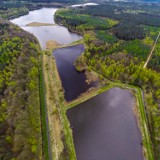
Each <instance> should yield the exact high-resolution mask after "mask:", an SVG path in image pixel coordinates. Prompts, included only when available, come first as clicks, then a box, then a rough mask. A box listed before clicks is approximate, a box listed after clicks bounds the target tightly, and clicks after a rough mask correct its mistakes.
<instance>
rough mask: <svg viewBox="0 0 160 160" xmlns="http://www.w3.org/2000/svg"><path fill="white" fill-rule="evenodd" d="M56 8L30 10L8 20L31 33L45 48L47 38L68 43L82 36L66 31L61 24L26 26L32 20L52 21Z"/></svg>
mask: <svg viewBox="0 0 160 160" xmlns="http://www.w3.org/2000/svg"><path fill="white" fill-rule="evenodd" d="M56 10H57V8H42V9H39V10H35V11H30V12H29V14H27V15H24V16H21V17H19V18H15V19H13V20H10V21H11V22H13V23H15V24H17V25H18V26H20V27H21V28H22V29H24V30H26V31H29V32H30V33H33V34H34V35H35V36H36V37H37V39H38V40H39V42H40V45H41V47H42V48H43V49H45V48H46V42H47V41H49V40H54V41H57V42H58V43H59V44H69V43H71V42H74V41H77V40H79V39H81V38H82V36H80V35H78V34H75V33H72V32H70V31H68V29H67V28H66V27H63V26H58V25H55V26H38V27H37V26H32V27H29V26H26V25H27V24H29V23H32V22H40V23H53V24H55V22H54V14H55V12H56Z"/></svg>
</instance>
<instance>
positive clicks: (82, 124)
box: [67, 88, 143, 160]
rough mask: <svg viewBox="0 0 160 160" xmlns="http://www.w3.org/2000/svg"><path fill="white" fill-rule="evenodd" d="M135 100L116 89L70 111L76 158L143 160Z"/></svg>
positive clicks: (121, 90)
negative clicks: (134, 110) (134, 109)
mask: <svg viewBox="0 0 160 160" xmlns="http://www.w3.org/2000/svg"><path fill="white" fill-rule="evenodd" d="M134 104H135V99H134V97H133V96H132V94H131V93H130V92H129V91H128V90H124V89H120V88H113V89H110V90H109V91H106V92H105V93H102V94H100V95H98V96H96V97H94V98H92V99H90V100H88V101H86V102H84V103H82V104H80V105H78V106H76V107H74V108H71V109H69V110H68V111H67V117H68V119H69V121H70V126H71V128H72V130H73V140H74V145H75V150H76V156H77V160H143V155H142V145H141V135H140V131H139V128H138V125H137V120H136V117H135V116H134V112H133V108H134Z"/></svg>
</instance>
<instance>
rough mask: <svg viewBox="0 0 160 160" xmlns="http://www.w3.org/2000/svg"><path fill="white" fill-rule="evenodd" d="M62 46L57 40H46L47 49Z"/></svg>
mask: <svg viewBox="0 0 160 160" xmlns="http://www.w3.org/2000/svg"><path fill="white" fill-rule="evenodd" d="M58 46H60V44H59V43H58V42H56V41H53V40H49V41H47V42H46V49H48V50H53V49H54V48H56V47H58Z"/></svg>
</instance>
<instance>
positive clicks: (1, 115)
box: [0, 19, 42, 160]
mask: <svg viewBox="0 0 160 160" xmlns="http://www.w3.org/2000/svg"><path fill="white" fill-rule="evenodd" d="M0 33H1V34H0V159H2V160H9V159H12V160H14V159H16V160H26V159H41V158H42V137H41V123H40V103H39V82H38V74H39V72H38V53H39V49H38V42H37V40H36V39H35V38H34V37H33V36H32V35H30V34H29V33H27V32H25V31H23V30H21V29H20V28H19V27H17V26H14V25H13V24H10V23H9V22H8V21H5V20H3V19H0Z"/></svg>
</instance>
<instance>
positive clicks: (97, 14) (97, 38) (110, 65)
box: [55, 2, 160, 160]
mask: <svg viewBox="0 0 160 160" xmlns="http://www.w3.org/2000/svg"><path fill="white" fill-rule="evenodd" d="M158 7H159V6H158ZM158 7H157V6H155V5H146V4H145V5H142V4H141V5H138V4H134V3H132V5H131V3H123V2H119V3H117V2H116V3H109V2H107V3H105V4H103V5H98V6H92V7H85V8H82V7H79V8H76V9H74V8H70V9H65V10H64V9H63V10H59V11H58V12H57V13H56V18H55V20H56V22H57V23H60V24H63V25H65V26H67V27H68V28H69V29H70V30H74V31H76V32H79V33H81V34H83V35H84V41H85V45H86V50H85V53H84V55H83V56H84V57H85V58H82V60H83V61H85V63H87V64H88V68H87V69H88V70H90V69H93V70H95V71H96V72H98V73H100V74H101V75H103V76H104V77H105V78H107V79H108V80H110V81H114V82H119V81H121V82H123V83H127V84H131V85H134V86H139V87H140V88H141V89H142V90H143V92H144V96H145V104H146V106H145V107H146V114H147V118H148V127H149V131H150V136H151V140H152V146H153V150H154V156H155V159H156V160H159V159H160V152H159V150H160V141H159V139H160V129H159V128H160V54H159V53H160V47H159V46H160V40H158V44H157V46H156V48H155V50H154V55H153V56H152V58H151V60H150V61H149V64H148V66H147V68H143V66H144V63H145V60H146V59H147V57H148V55H149V53H150V51H151V49H152V46H153V43H154V41H155V39H156V37H157V35H158V33H159V31H160V29H159V26H160V19H159V10H158V9H160V7H159V8H158ZM83 17H87V18H83ZM97 20H98V21H97ZM101 21H102V22H101ZM104 22H105V23H104ZM109 22H110V23H109ZM86 24H87V25H86ZM101 24H104V27H103V25H102V26H101ZM78 64H83V63H80V62H78ZM80 67H82V66H78V67H77V68H80ZM103 76H102V77H103Z"/></svg>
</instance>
